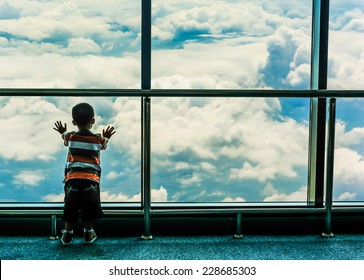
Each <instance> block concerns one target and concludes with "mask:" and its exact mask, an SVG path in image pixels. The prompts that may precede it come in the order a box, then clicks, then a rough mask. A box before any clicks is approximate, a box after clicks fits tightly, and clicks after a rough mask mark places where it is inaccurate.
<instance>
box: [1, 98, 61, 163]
mask: <svg viewBox="0 0 364 280" xmlns="http://www.w3.org/2000/svg"><path fill="white" fill-rule="evenodd" d="M4 101H5V102H4ZM0 108H1V110H0V118H1V119H2V121H1V123H0V130H1V131H2V132H3V133H1V135H0V146H1V149H0V156H1V157H3V158H5V159H15V160H18V161H25V160H36V159H38V160H42V161H43V160H45V161H47V160H50V159H53V158H54V154H55V153H56V152H58V151H59V150H60V149H61V148H62V145H63V144H62V139H61V138H60V136H59V134H58V135H57V133H56V132H55V131H54V130H53V129H52V127H53V124H54V122H55V121H56V120H58V119H59V118H61V119H63V118H65V113H64V112H62V111H60V110H59V109H57V108H56V106H55V105H54V104H52V103H50V102H47V101H46V100H43V99H41V98H36V97H33V98H30V97H29V98H17V97H12V98H10V99H8V100H2V102H1V103H0ZM56 143H60V145H58V144H56Z"/></svg>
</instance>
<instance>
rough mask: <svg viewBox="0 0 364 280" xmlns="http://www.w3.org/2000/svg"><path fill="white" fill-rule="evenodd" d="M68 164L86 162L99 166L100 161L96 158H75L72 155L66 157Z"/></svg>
mask: <svg viewBox="0 0 364 280" xmlns="http://www.w3.org/2000/svg"><path fill="white" fill-rule="evenodd" d="M67 161H68V162H87V163H95V164H99V165H100V159H99V158H97V157H83V156H75V155H72V154H69V155H68V158H67Z"/></svg>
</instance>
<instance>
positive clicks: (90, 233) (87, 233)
mask: <svg viewBox="0 0 364 280" xmlns="http://www.w3.org/2000/svg"><path fill="white" fill-rule="evenodd" d="M83 232H84V238H85V244H92V243H93V242H94V241H95V240H96V238H97V235H96V233H95V231H94V230H93V229H90V230H87V229H84V230H83Z"/></svg>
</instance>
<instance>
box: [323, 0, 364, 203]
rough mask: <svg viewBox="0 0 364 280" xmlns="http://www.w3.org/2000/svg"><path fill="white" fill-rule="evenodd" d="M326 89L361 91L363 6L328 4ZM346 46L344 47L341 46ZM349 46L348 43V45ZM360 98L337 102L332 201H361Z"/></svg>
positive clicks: (363, 122)
mask: <svg viewBox="0 0 364 280" xmlns="http://www.w3.org/2000/svg"><path fill="white" fill-rule="evenodd" d="M330 15H331V16H330V37H329V38H330V44H329V55H330V56H329V74H328V75H329V76H328V87H329V89H345V90H347V89H363V82H362V77H363V75H364V68H363V65H364V64H363V59H364V56H363V53H364V44H363V42H362V40H361V38H362V37H363V35H364V4H363V3H362V1H354V0H351V1H345V2H342V1H331V10H330ZM343 42H346V43H343ZM347 42H350V43H347ZM362 107H363V100H362V99H361V98H351V99H344V98H343V99H340V100H338V101H337V123H336V149H335V173H334V174H335V177H334V199H335V200H336V201H363V200H364V192H363V190H362V184H363V182H364V178H363V172H362V170H363V166H364V162H363V159H362V157H363V155H364V150H363V146H364V138H363V131H364V127H363V126H364V118H363V109H362Z"/></svg>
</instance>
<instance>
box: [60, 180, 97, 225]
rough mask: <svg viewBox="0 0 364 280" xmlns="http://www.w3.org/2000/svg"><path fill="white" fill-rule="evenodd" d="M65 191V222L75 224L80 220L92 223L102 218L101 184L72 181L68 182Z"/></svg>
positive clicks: (88, 181) (87, 181)
mask: <svg viewBox="0 0 364 280" xmlns="http://www.w3.org/2000/svg"><path fill="white" fill-rule="evenodd" d="M64 191H65V199H64V202H65V204H64V208H63V220H64V221H65V222H69V223H75V222H77V221H78V219H79V218H81V220H82V221H84V222H92V221H94V220H96V219H98V218H101V216H102V214H103V212H102V208H101V202H100V186H99V183H97V182H94V181H90V180H84V179H71V180H68V181H67V182H66V184H65V186H64Z"/></svg>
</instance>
